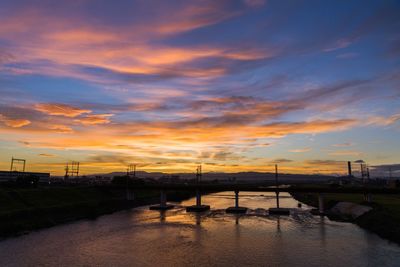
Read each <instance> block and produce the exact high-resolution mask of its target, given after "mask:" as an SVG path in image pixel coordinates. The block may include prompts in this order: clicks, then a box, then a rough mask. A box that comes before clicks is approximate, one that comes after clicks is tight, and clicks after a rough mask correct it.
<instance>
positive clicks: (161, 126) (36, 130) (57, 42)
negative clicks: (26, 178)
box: [0, 0, 400, 175]
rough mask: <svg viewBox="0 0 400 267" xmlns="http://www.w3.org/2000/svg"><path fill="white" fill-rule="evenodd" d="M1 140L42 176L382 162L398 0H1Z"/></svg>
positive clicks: (396, 130)
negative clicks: (74, 164)
mask: <svg viewBox="0 0 400 267" xmlns="http://www.w3.org/2000/svg"><path fill="white" fill-rule="evenodd" d="M0 150H1V153H0V169H1V170H9V168H10V161H11V157H12V156H14V157H17V158H25V159H26V160H27V170H28V171H45V172H51V173H52V174H53V175H61V174H63V173H64V166H65V164H66V162H68V161H71V160H75V161H80V162H81V173H82V174H91V173H105V172H112V171H124V170H126V166H127V165H128V164H130V163H136V164H138V169H140V170H145V171H164V172H194V171H195V165H196V164H198V163H202V164H203V170H204V171H205V172H209V171H218V172H219V171H222V172H238V171H272V170H273V164H275V163H279V165H280V169H281V170H282V171H283V172H288V173H326V174H339V173H345V172H346V171H347V169H346V162H347V161H348V160H351V161H356V160H361V159H362V160H365V161H366V162H367V163H368V164H369V165H370V166H371V170H372V174H374V172H375V175H378V174H382V171H383V173H384V172H386V173H387V169H388V167H387V166H382V165H388V164H393V166H392V167H393V169H392V171H393V172H394V173H396V167H397V169H399V170H400V164H398V165H396V164H397V163H400V1H390V0H387V1H378V0H376V1H367V0H360V1H323V0H319V1H281V0H279V1H273V0H267V1H263V0H241V1H239V0H238V1H217V0H209V1H206V0H204V1H161V0H160V1H152V0H137V1H106V0H104V1H90V0H77V1H53V0H48V1H46V0H42V1H35V0H30V1H27V0H26V1H20V0H1V1H0ZM374 166H375V167H374Z"/></svg>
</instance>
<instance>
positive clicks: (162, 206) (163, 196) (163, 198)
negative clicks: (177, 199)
mask: <svg viewBox="0 0 400 267" xmlns="http://www.w3.org/2000/svg"><path fill="white" fill-rule="evenodd" d="M173 207H174V205H170V204H167V193H166V192H165V190H163V189H161V190H160V205H154V206H150V209H151V210H169V209H172V208H173Z"/></svg>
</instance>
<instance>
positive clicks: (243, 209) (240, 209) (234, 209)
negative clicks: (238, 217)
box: [225, 190, 247, 213]
mask: <svg viewBox="0 0 400 267" xmlns="http://www.w3.org/2000/svg"><path fill="white" fill-rule="evenodd" d="M225 211H226V213H246V211H247V208H246V207H240V206H239V190H235V206H234V207H229V208H227V209H226V210H225Z"/></svg>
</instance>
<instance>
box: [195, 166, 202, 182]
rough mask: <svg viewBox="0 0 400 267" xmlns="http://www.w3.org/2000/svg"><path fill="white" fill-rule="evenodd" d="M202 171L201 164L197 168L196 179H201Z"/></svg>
mask: <svg viewBox="0 0 400 267" xmlns="http://www.w3.org/2000/svg"><path fill="white" fill-rule="evenodd" d="M202 175H203V174H202V172H201V164H200V165H198V166H197V168H196V181H197V182H200V181H201V176H202Z"/></svg>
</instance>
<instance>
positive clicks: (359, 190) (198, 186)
mask: <svg viewBox="0 0 400 267" xmlns="http://www.w3.org/2000/svg"><path fill="white" fill-rule="evenodd" d="M133 190H159V191H160V203H159V204H158V205H154V206H150V209H152V210H168V209H171V208H173V207H174V206H173V205H172V204H168V203H167V192H168V191H186V192H195V193H196V204H195V205H192V206H188V207H186V211H188V212H201V211H206V210H208V209H210V206H209V205H204V204H202V202H201V196H202V193H210V192H222V191H233V192H234V193H235V203H234V204H235V205H234V206H232V207H228V208H227V209H226V212H227V213H245V212H246V211H247V208H246V207H241V206H240V205H239V197H240V196H239V192H240V191H248V192H273V193H275V195H276V208H271V209H270V210H269V212H270V214H272V213H274V214H289V212H290V211H289V209H286V208H281V207H280V206H279V194H280V193H281V192H287V193H316V194H318V204H319V205H318V211H317V212H316V213H317V214H320V215H323V214H324V213H325V210H324V194H328V193H340V194H363V195H364V199H365V200H366V201H367V202H371V201H372V194H385V195H386V194H400V189H398V188H384V187H374V186H369V185H362V186H349V187H332V186H327V185H321V184H309V185H301V186H299V185H298V184H290V185H272V184H268V183H262V184H260V183H258V184H246V183H242V184H237V183H235V184H210V183H193V184H189V183H175V184H174V183H154V184H141V185H130V186H127V198H128V199H129V200H133V198H134V193H133Z"/></svg>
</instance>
